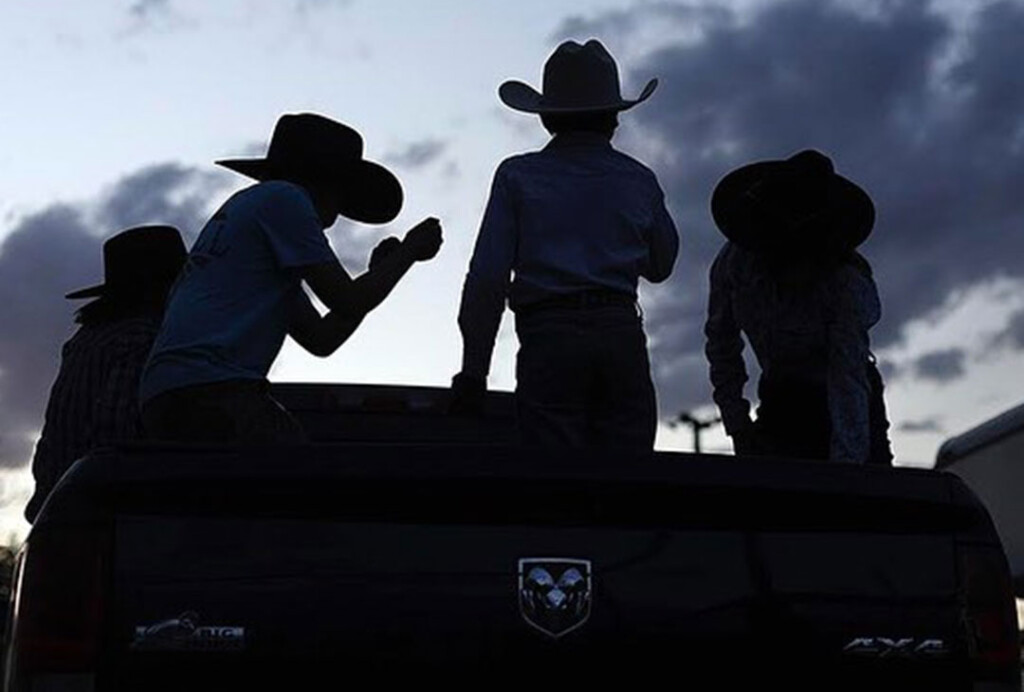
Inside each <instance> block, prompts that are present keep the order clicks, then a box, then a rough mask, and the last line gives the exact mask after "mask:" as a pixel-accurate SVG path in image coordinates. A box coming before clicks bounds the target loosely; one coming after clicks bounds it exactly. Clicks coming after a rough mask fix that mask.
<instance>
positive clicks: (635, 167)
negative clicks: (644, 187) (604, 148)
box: [608, 147, 658, 183]
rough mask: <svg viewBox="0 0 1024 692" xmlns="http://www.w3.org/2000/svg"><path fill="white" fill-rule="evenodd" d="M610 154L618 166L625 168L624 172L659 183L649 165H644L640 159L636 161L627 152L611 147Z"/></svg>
mask: <svg viewBox="0 0 1024 692" xmlns="http://www.w3.org/2000/svg"><path fill="white" fill-rule="evenodd" d="M608 153H609V156H611V157H612V158H613V159H614V161H615V162H616V164H618V165H619V166H621V167H622V168H623V170H627V171H629V172H631V173H634V174H635V175H637V176H639V177H642V178H645V179H647V180H649V181H650V182H652V183H657V182H658V176H657V175H655V173H654V171H652V170H651V169H650V167H648V166H647V164H645V163H643V162H642V161H640V160H639V159H636V158H634V157H633V156H631V155H629V154H627V153H626V152H624V151H620V150H618V149H616V148H615V147H609V148H608Z"/></svg>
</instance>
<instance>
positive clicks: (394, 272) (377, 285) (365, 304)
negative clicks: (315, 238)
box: [299, 218, 442, 321]
mask: <svg viewBox="0 0 1024 692" xmlns="http://www.w3.org/2000/svg"><path fill="white" fill-rule="evenodd" d="M441 242H442V239H441V223H440V222H439V221H438V220H437V219H435V218H428V219H425V220H423V221H421V222H420V223H419V224H417V225H416V226H415V227H413V228H412V230H410V231H409V232H408V233H407V234H406V236H405V240H404V241H402V242H401V243H400V244H399V246H398V247H396V248H395V249H394V250H392V251H391V252H390V253H389V254H388V255H387V256H386V257H384V258H383V259H382V260H381V261H379V262H377V263H376V264H375V265H374V266H373V267H371V268H370V270H369V271H367V272H366V273H364V274H362V275H361V276H359V277H358V278H356V279H355V280H353V279H352V278H351V277H350V276H349V275H348V272H346V271H345V269H344V267H342V266H341V263H340V262H338V261H337V260H336V259H335V260H333V261H329V262H322V263H320V264H314V265H310V266H307V267H302V268H301V269H300V271H299V274H300V276H301V277H302V279H303V280H304V281H305V282H306V283H307V284H308V285H309V287H310V289H312V291H313V293H314V294H315V295H316V297H317V298H319V299H320V301H321V302H323V304H324V305H325V306H327V309H328V310H330V311H331V312H337V313H338V314H339V316H340V315H344V316H346V317H347V318H348V319H350V320H357V321H358V320H361V319H362V318H363V317H365V316H366V314H367V313H369V312H370V311H371V310H373V309H374V308H376V307H377V306H378V305H380V304H381V303H382V302H383V301H384V299H385V298H387V296H388V294H389V293H391V290H392V289H393V288H394V287H395V285H396V284H397V283H398V282H399V281H400V280H401V278H402V277H403V276H405V273H406V272H407V271H409V268H410V267H411V266H412V265H413V264H414V263H416V262H425V261H427V260H429V259H431V258H433V257H434V256H435V255H436V254H437V252H438V250H439V249H440V248H441ZM339 319H340V317H339Z"/></svg>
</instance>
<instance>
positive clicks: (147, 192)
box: [0, 164, 223, 468]
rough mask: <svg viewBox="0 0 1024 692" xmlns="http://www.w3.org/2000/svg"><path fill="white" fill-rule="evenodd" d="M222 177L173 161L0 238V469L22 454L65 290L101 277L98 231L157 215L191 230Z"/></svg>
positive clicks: (56, 340)
mask: <svg viewBox="0 0 1024 692" xmlns="http://www.w3.org/2000/svg"><path fill="white" fill-rule="evenodd" d="M222 187H223V179H221V178H218V177H217V176H211V175H210V174H207V173H202V172H199V171H197V170H194V169H189V168H185V167H182V166H179V165H176V164H166V165H159V166H152V167H149V168H146V169H143V170H141V171H139V172H138V173H134V174H132V175H129V176H126V177H125V178H123V179H122V180H121V181H119V182H118V183H117V184H115V185H113V186H112V187H111V188H110V189H109V190H108V191H106V192H105V193H104V194H103V195H101V197H100V198H99V199H98V200H94V201H91V202H88V203H83V204H54V205H52V206H50V207H47V208H45V209H43V210H41V211H39V212H37V213H34V214H32V215H30V216H26V217H23V218H21V219H20V220H19V221H18V222H17V223H16V225H15V226H14V228H13V229H12V231H11V232H10V234H8V235H7V236H6V237H5V238H4V239H3V242H2V243H0V295H2V296H3V297H4V299H3V301H0V324H2V325H3V329H2V330H0V467H8V468H9V467H16V466H21V465H23V464H25V463H27V462H28V461H29V460H30V459H31V455H32V449H33V445H34V442H33V440H34V435H35V433H36V431H38V429H39V428H40V427H41V424H42V418H43V411H44V409H45V406H46V398H47V396H48V394H49V388H50V385H51V383H52V382H53V378H54V376H55V375H56V371H57V365H58V360H59V356H60V347H61V344H62V343H63V342H64V341H65V340H66V339H67V337H68V336H70V334H71V333H72V331H73V313H74V310H75V309H76V307H77V306H79V305H81V303H80V302H72V301H68V300H65V298H64V294H65V293H67V292H69V291H72V290H74V289H76V288H83V287H85V286H90V285H93V284H96V283H99V282H100V281H102V277H103V265H102V244H103V240H104V238H106V237H107V236H110V235H112V234H113V233H115V232H117V231H119V230H121V229H123V228H124V227H126V226H131V225H136V224H141V223H150V222H160V223H173V224H176V225H177V226H178V227H179V228H181V229H182V230H183V231H191V232H195V230H196V229H198V228H199V226H200V224H201V223H202V221H203V216H204V215H205V213H206V210H207V205H208V204H209V203H210V201H211V199H212V198H213V197H214V196H215V195H217V194H219V193H220V191H221V189H222Z"/></svg>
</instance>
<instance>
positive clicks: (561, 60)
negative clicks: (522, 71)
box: [498, 39, 658, 113]
mask: <svg viewBox="0 0 1024 692" xmlns="http://www.w3.org/2000/svg"><path fill="white" fill-rule="evenodd" d="M657 86H658V80H657V79H652V80H651V81H649V82H647V86H645V87H644V88H643V90H642V91H641V92H640V95H639V96H638V97H637V98H635V99H632V100H629V99H623V98H622V94H621V92H620V91H619V68H618V67H617V66H616V64H615V58H613V57H612V56H611V54H609V53H608V51H607V50H606V49H605V47H604V46H603V45H602V44H601V42H600V41H598V40H596V39H591V40H589V41H587V42H586V43H585V44H583V45H580V44H579V43H576V42H575V41H566V42H565V43H563V44H562V45H560V46H558V48H556V49H555V52H554V53H552V54H551V57H549V58H548V60H547V62H546V63H544V85H543V87H544V93H540V92H538V91H537V90H536V89H534V88H533V87H531V86H530V85H529V84H524V83H523V82H520V81H516V80H509V81H507V82H505V83H504V84H502V85H501V87H499V89H498V97H499V98H500V99H501V100H502V102H503V103H504V104H505V105H506V106H508V107H509V108H513V109H515V110H517V111H524V112H526V113H591V112H599V111H624V110H627V109H629V108H632V107H633V106H635V105H636V104H638V103H640V102H641V101H645V100H647V98H648V97H649V96H650V95H651V94H653V93H654V89H655V87H657Z"/></svg>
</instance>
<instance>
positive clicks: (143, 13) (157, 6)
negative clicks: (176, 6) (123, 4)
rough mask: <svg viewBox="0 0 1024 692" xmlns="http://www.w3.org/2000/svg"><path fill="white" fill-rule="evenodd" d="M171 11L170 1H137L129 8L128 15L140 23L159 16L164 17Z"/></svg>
mask: <svg viewBox="0 0 1024 692" xmlns="http://www.w3.org/2000/svg"><path fill="white" fill-rule="evenodd" d="M170 11H171V1H170V0H136V1H135V2H133V3H132V4H131V5H130V6H129V7H128V14H129V15H130V16H131V17H132V19H135V20H137V21H140V22H145V21H149V20H151V19H153V18H154V17H157V16H164V15H166V14H167V13H169V12H170Z"/></svg>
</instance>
